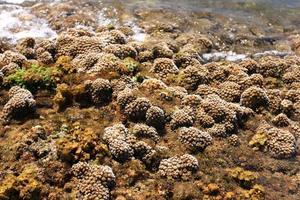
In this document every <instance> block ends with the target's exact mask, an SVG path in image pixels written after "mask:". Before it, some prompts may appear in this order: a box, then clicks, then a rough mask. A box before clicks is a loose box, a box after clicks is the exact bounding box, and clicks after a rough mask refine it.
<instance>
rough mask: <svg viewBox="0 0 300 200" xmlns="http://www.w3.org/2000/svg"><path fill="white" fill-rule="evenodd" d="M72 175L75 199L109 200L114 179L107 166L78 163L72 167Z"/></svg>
mask: <svg viewBox="0 0 300 200" xmlns="http://www.w3.org/2000/svg"><path fill="white" fill-rule="evenodd" d="M72 174H73V176H74V177H75V182H74V184H75V188H76V190H77V194H76V198H78V199H85V200H92V199H99V200H108V199H110V190H111V189H112V188H113V187H114V185H115V179H116V178H115V175H114V173H113V171H112V169H111V168H110V167H109V166H106V165H99V166H98V165H91V164H88V163H86V162H79V163H77V164H75V165H73V166H72Z"/></svg>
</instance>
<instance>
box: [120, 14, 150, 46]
mask: <svg viewBox="0 0 300 200" xmlns="http://www.w3.org/2000/svg"><path fill="white" fill-rule="evenodd" d="M125 25H126V26H129V27H130V28H131V30H132V31H133V35H132V36H131V38H132V39H133V40H134V41H138V42H143V41H145V39H146V37H147V34H146V33H145V32H144V30H143V29H142V28H141V27H139V26H138V25H137V24H136V22H135V21H134V20H133V19H131V20H130V21H127V22H126V23H125Z"/></svg>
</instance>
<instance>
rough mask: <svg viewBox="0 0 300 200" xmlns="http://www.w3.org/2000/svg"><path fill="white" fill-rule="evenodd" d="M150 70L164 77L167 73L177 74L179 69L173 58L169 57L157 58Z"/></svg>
mask: <svg viewBox="0 0 300 200" xmlns="http://www.w3.org/2000/svg"><path fill="white" fill-rule="evenodd" d="M151 72H153V73H154V74H156V75H157V76H158V77H160V78H162V79H166V78H167V77H168V76H169V75H175V74H177V73H178V72H179V69H178V68H177V66H176V65H175V63H174V61H173V60H171V59H169V58H157V59H155V61H154V63H153V67H152V69H151Z"/></svg>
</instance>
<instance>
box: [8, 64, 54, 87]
mask: <svg viewBox="0 0 300 200" xmlns="http://www.w3.org/2000/svg"><path fill="white" fill-rule="evenodd" d="M54 74H55V70H54V68H51V67H43V66H39V65H30V66H29V67H27V68H21V69H18V70H17V71H15V72H14V73H13V74H10V75H9V76H8V77H6V78H5V82H6V83H8V84H9V85H19V86H22V87H26V88H28V89H39V88H41V89H52V88H54V87H55V85H56V84H55V79H54V76H53V75H54Z"/></svg>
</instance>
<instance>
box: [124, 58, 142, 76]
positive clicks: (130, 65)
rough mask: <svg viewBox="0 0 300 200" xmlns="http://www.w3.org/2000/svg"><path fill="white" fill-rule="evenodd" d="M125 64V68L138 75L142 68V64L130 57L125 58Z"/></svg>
mask: <svg viewBox="0 0 300 200" xmlns="http://www.w3.org/2000/svg"><path fill="white" fill-rule="evenodd" d="M123 64H124V65H125V67H126V69H127V71H128V72H129V73H136V72H137V71H138V70H139V67H140V63H139V62H138V61H136V60H135V59H133V58H130V57H127V58H125V59H124V60H123Z"/></svg>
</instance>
